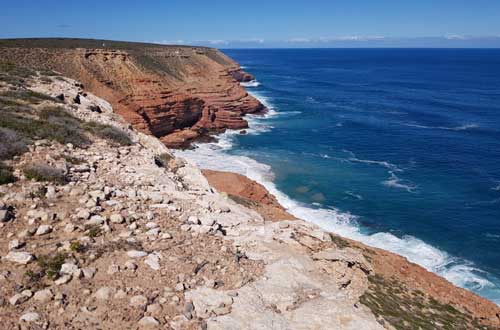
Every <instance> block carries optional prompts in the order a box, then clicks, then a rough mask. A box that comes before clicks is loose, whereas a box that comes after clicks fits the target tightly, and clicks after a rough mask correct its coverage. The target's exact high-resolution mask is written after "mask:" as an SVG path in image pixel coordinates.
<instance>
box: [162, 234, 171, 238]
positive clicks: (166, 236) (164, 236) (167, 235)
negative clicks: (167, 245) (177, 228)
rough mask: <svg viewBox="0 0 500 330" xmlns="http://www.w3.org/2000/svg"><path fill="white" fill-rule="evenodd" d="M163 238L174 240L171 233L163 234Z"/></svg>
mask: <svg viewBox="0 0 500 330" xmlns="http://www.w3.org/2000/svg"><path fill="white" fill-rule="evenodd" d="M161 238H164V239H172V238H173V237H172V234H170V233H163V234H162V235H161Z"/></svg>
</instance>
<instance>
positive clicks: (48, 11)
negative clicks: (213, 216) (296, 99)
mask: <svg viewBox="0 0 500 330" xmlns="http://www.w3.org/2000/svg"><path fill="white" fill-rule="evenodd" d="M14 37H16V38H17V37H79V38H98V39H113V40H130V41H148V42H160V43H184V44H203V45H212V46H216V47H220V48H226V47H378V46H379V47H384V46H391V47H397V46H401V47H406V46H409V47H412V46H415V47H417V46H420V47H426V46H429V47H439V46H441V47H500V1H499V0H419V1H406V0H350V1H347V0H344V1H336V0H309V1H298V0H287V1H282V0H266V1H261V0H252V1H237V0H231V1H229V0H212V1H209V0H204V1H189V0H184V1H175V0H164V1H147V0H143V1H131V0H121V1H106V0H101V1H95V0H90V1H73V0H65V1H61V0H57V1H56V0H30V1H28V0H16V1H6V0H4V1H3V3H2V11H0V38H14Z"/></svg>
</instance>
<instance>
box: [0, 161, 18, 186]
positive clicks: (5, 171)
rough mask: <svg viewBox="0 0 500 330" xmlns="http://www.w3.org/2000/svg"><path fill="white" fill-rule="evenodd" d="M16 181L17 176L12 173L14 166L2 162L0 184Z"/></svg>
mask: <svg viewBox="0 0 500 330" xmlns="http://www.w3.org/2000/svg"><path fill="white" fill-rule="evenodd" d="M15 181H16V177H15V176H14V174H12V167H9V166H6V165H4V164H3V163H0V185H1V184H7V183H12V182H15Z"/></svg>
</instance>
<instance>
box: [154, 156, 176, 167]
mask: <svg viewBox="0 0 500 330" xmlns="http://www.w3.org/2000/svg"><path fill="white" fill-rule="evenodd" d="M172 159H174V156H172V155H171V154H168V153H162V154H160V155H156V156H155V164H156V165H158V166H159V167H164V168H168V163H169V162H170V161H171V160H172Z"/></svg>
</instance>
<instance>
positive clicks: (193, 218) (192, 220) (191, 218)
mask: <svg viewBox="0 0 500 330" xmlns="http://www.w3.org/2000/svg"><path fill="white" fill-rule="evenodd" d="M187 221H188V222H189V223H193V224H195V225H197V224H199V223H200V219H198V217H197V216H195V215H190V216H189V218H188V219H187Z"/></svg>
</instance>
